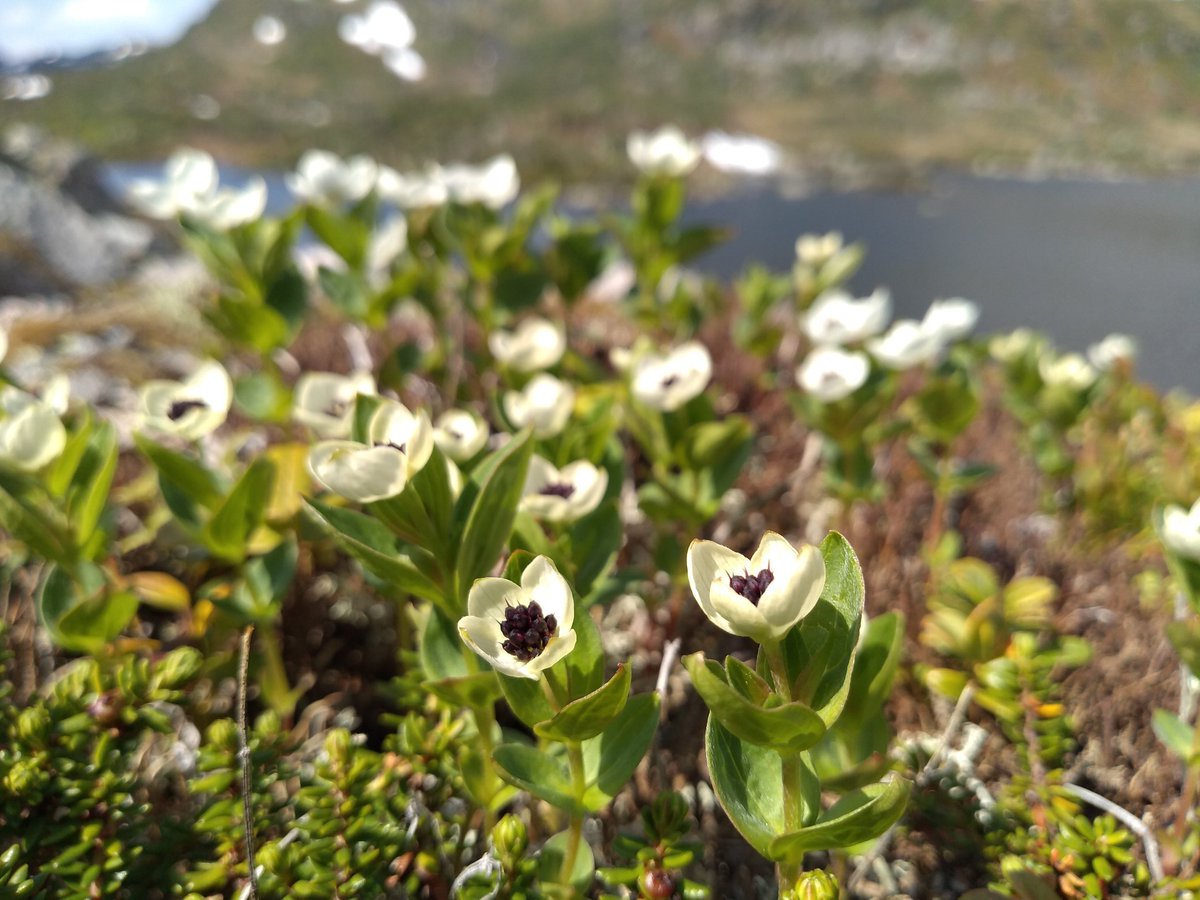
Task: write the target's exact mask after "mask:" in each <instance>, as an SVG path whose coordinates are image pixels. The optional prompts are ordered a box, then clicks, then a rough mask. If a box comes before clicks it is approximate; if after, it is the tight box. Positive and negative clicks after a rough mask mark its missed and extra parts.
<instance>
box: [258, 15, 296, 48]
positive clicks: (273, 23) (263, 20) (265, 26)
mask: <svg viewBox="0 0 1200 900" xmlns="http://www.w3.org/2000/svg"><path fill="white" fill-rule="evenodd" d="M251 31H252V33H253V35H254V39H255V40H256V41H258V42H259V43H260V44H262V45H263V46H265V47H274V46H275V45H276V44H282V43H283V42H284V41H285V40H286V39H287V26H286V25H284V24H283V22H281V21H280V20H279V19H277V18H276V17H275V16H259V17H258V18H257V19H255V20H254V27H253V29H252V30H251Z"/></svg>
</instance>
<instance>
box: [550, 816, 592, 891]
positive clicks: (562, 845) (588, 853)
mask: <svg viewBox="0 0 1200 900" xmlns="http://www.w3.org/2000/svg"><path fill="white" fill-rule="evenodd" d="M569 840H570V834H569V833H567V832H565V831H560V832H559V833H558V834H556V835H554V836H553V837H551V838H550V840H548V841H546V843H545V844H543V845H542V849H541V851H540V852H539V853H538V860H537V863H538V879H539V881H541V882H542V883H543V884H547V885H554V884H559V883H560V882H559V879H560V878H561V877H562V867H563V862H564V860H565V859H566V858H567V843H568V841H569ZM595 870H596V860H595V857H593V856H592V848H591V846H590V845H589V844H588V842H587V841H580V842H579V849H578V851H576V854H575V865H574V866H572V867H571V872H570V874H569V875H568V876H567V886H568V887H569V888H571V889H572V892H573V893H572V895H573V896H575V897H584V896H587V892H588V888H590V887H591V884H592V876H593V874H594V873H595Z"/></svg>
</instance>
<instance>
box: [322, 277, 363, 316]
mask: <svg viewBox="0 0 1200 900" xmlns="http://www.w3.org/2000/svg"><path fill="white" fill-rule="evenodd" d="M317 283H318V284H320V286H321V290H322V291H324V292H325V296H326V297H328V298H329V299H330V301H331V302H332V303H333V305H334V306H336V307H337V308H338V309H340V310H341V311H342V312H343V313H345V314H346V315H347V316H348V317H350V318H351V319H361V318H363V317H364V316H366V314H367V312H368V311H369V309H370V293H369V291H368V290H367V286H366V284H364V283H363V281H362V279H361V278H359V277H358V276H356V275H355V274H354V273H352V272H339V271H336V270H334V269H329V268H326V267H325V266H321V268H320V269H319V270H318V271H317Z"/></svg>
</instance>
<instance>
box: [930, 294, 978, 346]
mask: <svg viewBox="0 0 1200 900" xmlns="http://www.w3.org/2000/svg"><path fill="white" fill-rule="evenodd" d="M978 321H979V307H978V306H977V305H976V304H974V303H972V302H971V301H970V300H964V299H963V298H962V297H951V298H950V299H948V300H934V301H933V303H931V304H930V305H929V309H928V310H927V311H926V313H925V318H924V319H922V320H921V326H922V327H923V328H924V329H925V330H926V331H929V332H932V333H934V334H936V335H937V336H938V337H939V338H940V339H941V340H942V341H943V342H944V343H950V342H951V341H957V340H959V339H960V338H964V337H966V336H967V335H968V334H970V333H971V329H972V328H974V327H975V323H976V322H978Z"/></svg>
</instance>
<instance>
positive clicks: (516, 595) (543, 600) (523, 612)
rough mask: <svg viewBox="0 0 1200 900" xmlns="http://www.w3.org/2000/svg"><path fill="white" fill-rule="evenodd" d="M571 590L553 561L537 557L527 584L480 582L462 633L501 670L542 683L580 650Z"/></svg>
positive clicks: (472, 595)
mask: <svg viewBox="0 0 1200 900" xmlns="http://www.w3.org/2000/svg"><path fill="white" fill-rule="evenodd" d="M574 623H575V604H574V602H573V601H572V599H571V588H570V585H568V584H567V581H566V579H565V578H563V577H562V575H560V574H559V572H558V569H556V568H555V567H554V563H552V562H551V561H550V560H549V559H547V558H546V557H544V556H538V557H536V558H535V559H534V560H533V562H531V563H530V564H529V565H528V566H527V567H526V569H525V571H524V572H523V573H522V574H521V583H520V584H519V585H518V584H514V583H513V582H511V581H509V580H508V579H505V578H480V579H479V580H477V581H476V582H475V583H474V584H473V585H471V590H470V591H469V592H468V594H467V615H465V616H463V617H462V618H461V619H459V620H458V633H459V635H461V636H462V639H463V641H464V642H465V643H466V645H467V646H468V647H470V648H471V649H472V650H474V651H475V652H476V653H478V654H479V655H480V656H482V657H483V658H484V659H486V660H487V661H488V662H489V663H490V664H491V665H492V668H494V669H495V670H496V671H497V672H502V673H503V674H505V675H509V676H511V677H513V678H529V679H531V680H534V681H536V680H538V679H539V678H540V677H541V674H542V672H544V671H546V670H547V669H549V668H550V667H551V666H553V665H554V664H555V663H556V662H558V661H559V660H560V659H562V658H563V657H565V656H566V655H567V654H568V653H570V652H571V651H572V650H574V649H575V632H574V630H573V629H572V625H574Z"/></svg>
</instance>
